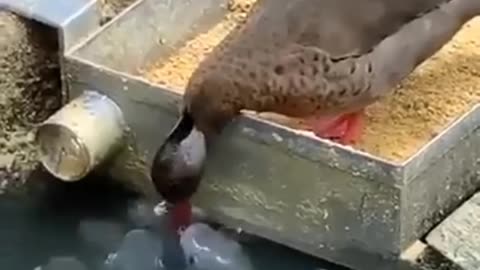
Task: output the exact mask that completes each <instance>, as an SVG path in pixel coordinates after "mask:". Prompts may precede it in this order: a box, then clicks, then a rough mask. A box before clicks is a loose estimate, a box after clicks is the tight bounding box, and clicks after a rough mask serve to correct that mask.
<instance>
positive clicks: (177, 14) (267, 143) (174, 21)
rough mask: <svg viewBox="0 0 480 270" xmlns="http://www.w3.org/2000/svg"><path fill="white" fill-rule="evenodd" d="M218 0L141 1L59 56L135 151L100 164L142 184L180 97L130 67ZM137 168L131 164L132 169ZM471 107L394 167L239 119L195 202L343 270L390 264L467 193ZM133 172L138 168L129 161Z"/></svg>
mask: <svg viewBox="0 0 480 270" xmlns="http://www.w3.org/2000/svg"><path fill="white" fill-rule="evenodd" d="M226 2H227V1H226V0H204V1H195V0H177V1H169V0H141V1H138V2H136V3H135V4H134V5H132V6H131V7H129V8H128V9H127V10H125V11H124V12H123V13H122V14H121V15H120V16H119V17H117V18H115V19H114V20H112V21H110V22H109V23H107V24H106V25H105V26H104V27H102V28H101V29H100V30H99V31H98V32H97V33H96V34H95V35H93V36H92V37H91V38H90V39H88V40H87V41H85V42H82V43H81V44H78V46H76V47H74V48H72V49H71V50H70V51H69V52H67V54H66V56H65V60H64V73H65V80H66V82H67V87H68V91H69V94H70V97H71V98H73V97H76V96H78V95H81V94H82V92H83V90H84V89H94V90H96V91H99V92H101V93H103V94H105V95H107V96H108V97H109V98H111V99H112V100H113V101H114V102H115V103H116V104H118V106H119V107H120V109H121V110H122V112H123V115H124V118H125V120H126V122H127V124H128V126H129V128H130V129H131V130H132V131H133V134H134V138H135V141H134V143H133V144H132V146H134V147H135V153H136V154H135V155H125V156H124V155H121V156H119V157H118V158H117V159H116V161H115V164H117V165H118V166H113V167H111V172H112V173H113V174H115V175H122V177H125V175H126V174H125V173H124V171H125V169H128V170H130V172H133V173H136V176H135V177H136V178H135V179H132V180H135V181H140V179H139V178H141V177H143V178H144V179H143V180H145V181H148V168H149V164H150V162H151V160H152V158H153V155H154V154H155V151H156V149H157V148H158V147H159V146H160V144H161V143H162V141H163V139H164V138H165V136H166V135H167V134H168V132H169V131H170V129H171V128H172V127H173V125H174V123H175V121H176V118H177V116H178V106H179V103H180V102H181V94H179V91H178V90H177V89H173V88H170V87H167V86H165V85H161V84H155V83H151V82H149V81H148V80H146V79H145V78H144V77H143V76H142V75H141V73H140V72H139V70H141V69H144V68H145V67H147V66H148V65H151V64H152V61H151V59H167V58H168V57H169V56H170V55H172V54H173V53H174V52H175V51H176V50H177V49H178V48H180V47H181V46H182V45H183V44H185V42H186V41H188V40H189V39H191V38H192V37H194V36H195V35H196V34H198V33H199V32H203V31H205V30H207V29H210V28H211V27H212V26H214V25H215V23H216V22H218V21H220V20H221V19H222V18H223V15H224V14H225V13H226V12H227V8H226ZM138 160H141V162H137V161H138ZM479 163H480V106H478V105H477V106H475V107H473V108H472V109H471V110H469V111H468V112H467V113H465V114H463V115H460V116H459V117H458V118H457V119H456V120H455V121H453V122H452V123H450V124H449V126H448V127H447V128H446V129H444V130H443V131H442V132H440V133H439V134H437V135H436V136H434V137H433V138H432V139H431V140H430V141H429V142H428V143H426V144H425V145H424V146H423V147H421V148H420V149H419V150H418V151H417V152H416V153H415V154H413V155H412V156H410V157H409V158H408V159H406V160H405V161H401V162H392V161H388V160H386V159H384V158H382V157H380V156H375V155H372V154H368V153H366V152H362V151H358V150H355V149H352V148H350V147H343V146H340V145H338V144H335V143H332V142H330V141H327V140H321V139H317V138H314V137H312V136H307V135H305V134H304V133H302V132H299V131H296V130H294V129H291V128H287V127H284V126H281V125H278V124H275V123H272V122H269V121H265V120H259V119H256V118H254V117H251V116H243V117H240V119H237V120H235V121H234V122H233V123H232V124H230V125H229V126H228V127H227V129H226V130H225V132H224V134H223V136H222V137H221V139H220V141H219V142H218V145H217V147H216V148H215V151H214V153H212V155H211V156H210V160H209V163H208V168H207V173H206V176H205V178H204V180H203V183H202V185H201V188H200V191H199V192H198V194H197V195H196V197H195V203H196V204H198V205H199V206H200V207H202V208H204V209H205V210H206V211H207V212H208V213H209V214H210V215H211V216H212V217H213V218H215V219H217V220H218V221H220V222H222V223H225V224H227V225H231V226H238V227H242V228H243V229H244V230H245V231H247V232H250V233H254V234H257V235H260V236H263V237H265V238H268V239H271V240H273V241H275V242H279V243H282V244H285V245H287V246H290V247H292V248H295V249H299V250H301V251H304V252H306V253H309V254H312V255H314V256H318V257H321V258H324V259H327V260H330V261H333V262H336V263H339V264H343V265H346V266H350V267H354V268H355V269H359V270H362V269H365V270H367V269H368V270H369V269H374V268H372V267H374V266H375V269H382V265H383V267H385V269H392V268H391V266H392V264H394V263H395V261H396V260H397V259H398V258H399V257H400V255H401V254H402V252H403V251H404V250H406V249H407V248H408V247H409V246H410V245H411V244H412V243H414V242H415V241H416V240H417V239H419V238H420V237H422V236H423V235H425V233H427V232H428V231H429V230H430V229H431V228H432V227H433V226H434V225H435V224H436V223H438V222H439V221H441V220H442V219H443V218H444V217H445V216H446V215H447V214H448V213H449V212H450V211H451V210H452V209H453V208H454V207H455V206H457V205H458V204H460V203H461V202H462V201H463V199H464V198H465V197H467V196H469V195H471V194H472V193H473V192H474V190H475V189H476V188H477V187H478V186H479V182H480V177H478V176H479V172H478V169H477V168H478V165H479ZM132 164H137V165H138V164H140V165H138V166H137V165H132Z"/></svg>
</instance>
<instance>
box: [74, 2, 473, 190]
mask: <svg viewBox="0 0 480 270" xmlns="http://www.w3.org/2000/svg"><path fill="white" fill-rule="evenodd" d="M145 2H146V1H144V0H138V1H136V2H135V3H134V4H132V5H131V6H129V7H128V8H127V9H126V10H124V11H123V12H121V13H120V14H119V15H118V16H116V17H115V18H114V19H112V20H111V21H110V22H108V23H107V24H105V25H104V26H102V27H100V28H99V29H97V30H96V31H95V32H94V33H92V34H91V35H90V36H89V37H88V38H86V39H84V40H83V41H82V42H80V43H79V44H77V45H76V46H74V47H72V48H71V50H69V51H68V52H66V53H65V58H67V59H69V60H73V61H76V62H78V63H80V64H82V65H87V66H91V67H93V68H95V69H97V70H99V71H101V72H104V73H108V74H110V75H111V76H117V77H120V78H122V79H123V80H126V81H133V82H136V83H139V84H143V85H145V87H146V88H154V89H156V90H158V92H160V93H161V95H163V96H164V97H165V99H166V102H165V104H158V103H154V104H152V102H151V101H150V99H149V98H148V93H145V95H143V94H140V95H136V94H135V95H133V93H131V92H132V91H127V93H124V94H126V95H128V96H129V98H130V99H131V100H134V101H136V102H141V103H148V104H151V105H157V106H162V107H165V106H167V105H166V104H172V103H176V104H179V103H180V102H181V99H182V95H181V94H179V93H177V92H175V91H172V89H171V88H170V89H169V88H167V87H166V86H163V85H160V84H157V83H152V82H150V81H148V80H147V79H145V78H143V77H141V76H140V75H134V74H129V73H126V72H122V71H118V70H115V69H113V68H110V67H107V66H104V65H101V64H96V63H94V62H92V61H90V60H87V59H84V58H82V57H81V55H76V54H75V53H76V52H77V51H79V50H81V49H82V48H84V47H87V46H88V45H89V44H90V43H91V42H93V40H95V39H96V38H97V37H99V36H100V35H102V33H103V32H104V31H107V30H108V29H109V28H110V27H112V26H114V25H115V24H116V22H117V21H119V20H122V19H124V18H123V16H124V15H128V14H129V12H130V11H132V10H134V9H136V8H138V6H140V5H141V4H143V3H145ZM149 91H150V90H149ZM136 93H138V92H136ZM156 94H159V93H156ZM167 109H168V108H167ZM229 126H236V127H234V129H236V130H237V131H239V132H240V133H242V135H246V136H248V137H249V138H251V139H253V140H256V141H260V142H261V143H264V144H269V145H272V146H273V145H275V146H276V147H277V146H279V147H280V148H285V145H281V142H285V141H287V146H286V148H287V149H286V150H287V151H288V152H289V153H292V154H294V155H297V156H299V157H301V158H304V159H306V160H310V161H312V162H322V163H325V164H328V165H329V166H331V167H334V168H337V169H340V170H343V171H346V172H349V173H351V174H354V175H355V176H360V177H364V178H367V179H372V178H376V179H378V180H380V181H382V182H386V183H387V184H390V185H395V186H403V185H405V184H407V183H408V182H409V181H411V180H412V179H414V178H415V177H416V176H417V175H418V174H420V173H421V172H422V171H423V170H425V169H426V168H428V166H429V164H431V163H433V162H435V161H436V160H437V159H439V158H441V157H442V156H443V155H444V154H445V153H447V152H448V151H449V150H450V149H451V148H452V147H454V146H455V145H456V144H457V143H458V142H459V141H461V140H462V139H463V138H465V137H466V136H467V135H468V134H470V133H472V132H473V131H474V130H476V129H477V128H479V127H480V104H478V103H477V104H476V105H474V106H473V108H471V109H470V110H469V111H467V112H465V113H463V114H461V115H459V116H458V117H457V118H456V119H454V120H452V121H451V122H450V123H449V124H447V125H446V126H445V128H444V129H443V130H442V131H441V132H439V133H438V134H437V135H436V136H435V137H434V138H432V139H431V140H429V141H428V142H427V143H426V144H425V145H424V146H422V147H420V148H419V149H418V150H417V151H416V152H415V153H414V154H413V155H411V156H410V157H408V158H407V159H405V160H403V161H399V162H395V161H391V160H387V159H385V158H382V157H380V156H376V155H373V154H370V153H368V152H365V151H361V150H358V149H354V148H352V147H349V146H343V145H340V144H337V143H335V142H332V141H329V140H326V139H320V138H317V137H314V136H309V135H307V134H306V132H304V131H303V132H302V131H300V130H296V129H292V128H289V127H286V126H283V125H280V124H277V123H274V122H271V121H268V120H264V119H259V118H255V117H252V116H249V115H242V116H240V117H238V119H235V120H234V121H233V122H232V124H230V125H229ZM318 153H328V154H327V155H322V154H318ZM339 161H340V162H341V164H340V163H339ZM358 162H361V163H363V164H367V165H366V166H367V167H368V168H369V169H374V172H372V173H370V172H368V171H365V170H358V168H356V167H358V166H355V164H359V163H358ZM392 178H393V180H394V181H393V182H392V181H391V180H392Z"/></svg>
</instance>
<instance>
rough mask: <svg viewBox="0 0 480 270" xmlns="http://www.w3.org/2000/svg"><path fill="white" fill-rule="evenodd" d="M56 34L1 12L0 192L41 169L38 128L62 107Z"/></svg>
mask: <svg viewBox="0 0 480 270" xmlns="http://www.w3.org/2000/svg"><path fill="white" fill-rule="evenodd" d="M57 52H58V43H57V36H56V33H55V31H53V30H52V29H50V28H47V27H45V26H43V25H40V24H38V23H35V22H32V21H28V20H25V19H22V18H20V17H18V16H16V15H13V14H11V13H9V12H7V11H1V10H0V126H1V129H0V192H4V191H6V190H9V189H10V187H19V186H22V184H23V183H24V182H25V179H27V178H28V175H29V174H30V173H31V171H32V170H33V169H35V168H36V167H37V166H38V162H37V161H36V153H35V149H34V146H33V144H32V141H33V134H34V127H35V124H37V123H40V122H42V121H43V120H45V119H47V118H48V116H49V115H51V114H52V113H53V112H54V111H55V110H57V109H58V108H60V103H61V82H60V69H59V64H58V55H57Z"/></svg>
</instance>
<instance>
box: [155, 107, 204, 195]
mask: <svg viewBox="0 0 480 270" xmlns="http://www.w3.org/2000/svg"><path fill="white" fill-rule="evenodd" d="M206 156H207V147H206V140H205V136H204V134H203V133H202V132H200V131H199V130H197V129H196V128H195V125H194V123H193V119H192V118H191V117H190V116H189V115H188V114H187V113H183V115H182V117H181V118H180V119H179V121H178V122H177V124H176V125H175V127H174V128H173V130H172V131H171V133H170V134H169V136H168V137H167V139H166V141H165V142H164V143H163V145H162V146H161V147H160V149H159V150H158V151H157V153H156V155H155V157H154V160H153V164H152V168H151V178H152V181H153V183H154V185H155V187H156V189H157V191H158V193H160V195H161V196H162V197H163V198H164V199H165V200H166V201H167V202H169V203H172V204H176V203H180V202H183V201H186V200H189V199H190V197H191V196H192V195H193V194H194V193H195V192H196V191H197V189H198V186H199V184H200V180H201V178H202V174H203V171H204V165H205V159H206Z"/></svg>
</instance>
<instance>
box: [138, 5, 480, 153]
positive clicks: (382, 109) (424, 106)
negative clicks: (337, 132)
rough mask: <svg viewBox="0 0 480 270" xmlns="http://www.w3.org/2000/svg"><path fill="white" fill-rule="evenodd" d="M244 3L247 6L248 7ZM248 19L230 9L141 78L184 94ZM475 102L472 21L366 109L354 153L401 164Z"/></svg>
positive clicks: (478, 93) (477, 68) (478, 32)
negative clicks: (208, 59)
mask: <svg viewBox="0 0 480 270" xmlns="http://www.w3.org/2000/svg"><path fill="white" fill-rule="evenodd" d="M237 2H238V1H237ZM248 2H250V3H248V5H250V6H251V2H252V1H248ZM247 13H248V9H247V10H246V9H236V10H235V9H233V11H232V13H231V14H230V16H228V17H227V18H226V19H225V20H224V21H223V22H221V23H219V24H218V25H216V26H215V27H213V28H212V29H211V30H210V31H208V32H207V33H204V34H201V35H199V36H197V37H196V38H195V39H193V40H191V41H190V42H188V43H187V44H186V45H185V46H184V47H183V48H181V49H179V51H178V52H177V53H176V54H175V55H174V56H172V57H171V58H169V59H168V60H167V61H161V62H160V63H158V64H156V65H154V66H152V67H150V70H149V71H148V72H146V73H145V77H146V78H147V79H149V80H151V81H153V82H157V83H162V84H166V85H169V86H171V87H173V88H174V89H178V90H182V89H184V88H185V85H186V83H187V81H188V78H189V76H190V74H191V73H192V72H193V71H194V69H195V68H196V67H197V66H198V63H199V62H200V61H201V60H202V59H203V58H204V57H205V55H206V54H207V53H208V52H210V51H211V50H212V48H213V47H214V46H215V45H217V44H218V43H219V42H220V41H221V40H222V39H223V38H224V37H225V36H226V35H227V34H228V33H229V32H230V31H232V30H233V29H234V28H235V27H236V26H238V25H239V24H240V23H242V22H243V21H244V19H245V16H246V15H247ZM479 101H480V19H476V20H473V21H471V22H470V23H469V24H467V25H466V26H465V27H464V28H463V29H462V31H461V32H459V33H458V34H457V36H456V37H455V38H454V40H452V41H451V42H450V43H449V44H447V45H446V46H445V47H444V48H443V49H442V50H441V51H440V52H438V53H437V54H436V55H435V56H433V57H432V58H431V59H429V60H428V61H426V62H425V63H424V64H423V65H421V66H420V67H419V68H418V69H417V70H416V71H415V72H414V73H413V74H412V75H411V76H410V77H409V78H407V79H406V80H405V81H404V82H403V83H402V85H401V86H399V89H398V90H397V91H396V93H395V94H394V95H392V96H390V97H388V98H386V99H385V100H383V101H381V102H379V103H377V104H374V105H373V106H370V107H369V108H368V110H367V125H366V130H365V132H364V136H363V138H362V140H361V142H360V143H359V144H358V145H357V146H356V148H358V149H361V150H363V151H366V152H369V153H371V154H375V155H378V156H381V157H383V158H386V159H389V160H394V161H401V160H404V159H406V158H408V157H410V156H411V155H412V154H414V153H415V152H416V151H417V150H418V149H419V148H420V147H422V146H423V145H424V144H425V143H426V142H427V141H429V140H430V139H431V138H432V137H433V136H435V135H436V134H438V133H439V132H440V131H441V130H442V129H444V128H445V127H446V126H447V125H448V123H450V122H451V121H452V120H454V119H455V118H457V117H458V116H460V115H461V114H462V113H464V112H466V111H467V110H468V109H470V108H471V107H472V106H473V105H474V104H476V103H478V102H479ZM260 117H262V118H267V119H269V120H273V121H276V122H279V123H281V124H284V125H288V126H291V127H294V128H300V127H302V123H301V122H298V121H297V120H293V119H286V118H285V117H282V116H280V117H278V116H272V115H271V114H267V115H265V116H260Z"/></svg>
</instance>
